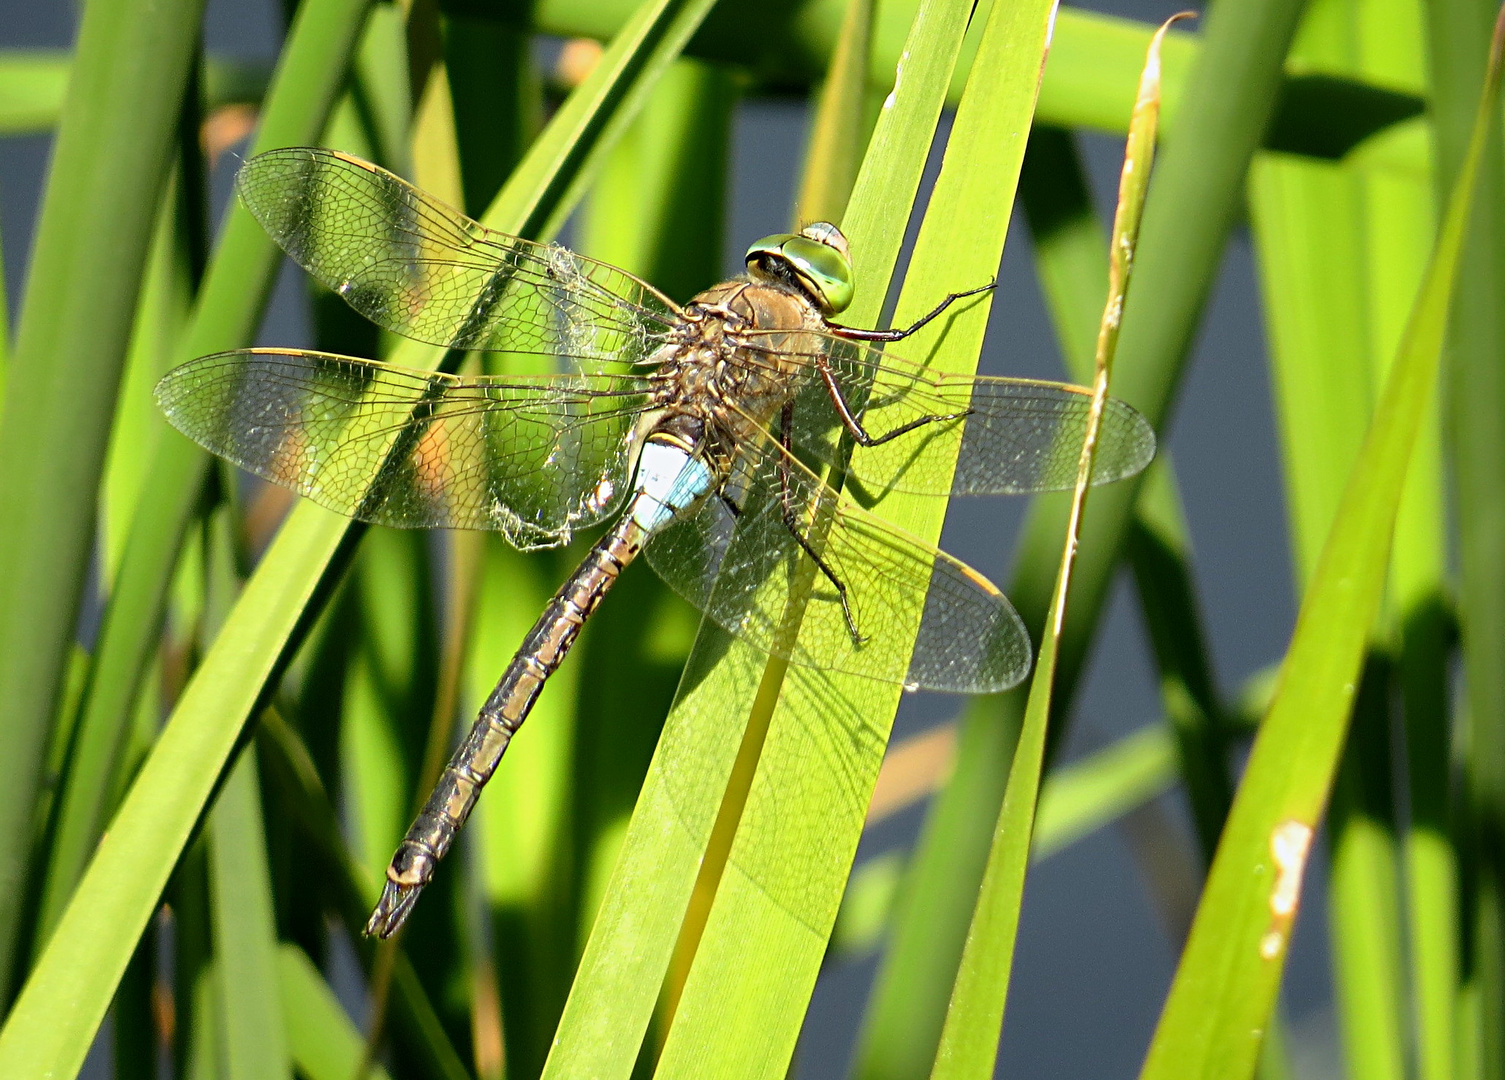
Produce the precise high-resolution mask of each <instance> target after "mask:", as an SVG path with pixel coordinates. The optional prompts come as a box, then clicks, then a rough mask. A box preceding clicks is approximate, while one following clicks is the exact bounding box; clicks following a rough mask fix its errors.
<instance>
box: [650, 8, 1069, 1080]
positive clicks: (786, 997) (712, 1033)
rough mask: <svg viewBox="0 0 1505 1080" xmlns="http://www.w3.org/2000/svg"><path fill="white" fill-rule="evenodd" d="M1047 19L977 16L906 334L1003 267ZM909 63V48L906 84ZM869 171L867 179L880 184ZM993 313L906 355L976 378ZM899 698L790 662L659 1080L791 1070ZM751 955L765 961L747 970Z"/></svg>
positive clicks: (929, 524)
mask: <svg viewBox="0 0 1505 1080" xmlns="http://www.w3.org/2000/svg"><path fill="white" fill-rule="evenodd" d="M1053 14H1054V5H1053V4H1051V3H1049V2H1045V3H998V4H995V5H994V6H993V7H992V9H991V10H990V12H988V14H987V17H986V20H985V22H983V21H982V20H981V19H980V18H979V19H975V20H974V29H981V31H982V37H981V40H980V42H979V45H978V52H977V59H976V61H975V63H974V64H973V66H972V75H971V77H970V78H969V80H968V84H967V89H966V91H965V93H964V95H963V98H962V104H961V106H960V108H959V109H958V112H957V118H956V122H955V125H954V126H953V128H952V132H951V136H950V139H949V141H948V143H947V147H946V154H945V158H944V161H943V163H942V166H941V172H940V176H939V179H938V180H937V181H936V186H935V189H934V191H933V193H932V195H931V198H930V203H929V206H928V208H927V211H926V216H925V220H924V223H923V224H922V225H921V228H920V233H919V238H918V240H917V241H916V246H915V253H914V257H913V259H912V261H911V263H910V267H909V271H908V274H907V276H906V287H905V289H904V290H903V292H902V294H901V296H900V299H899V304H898V308H897V311H896V314H895V321H896V322H898V323H899V324H901V325H903V324H905V323H907V322H908V321H909V319H910V318H912V317H914V316H917V315H919V314H920V313H921V312H923V311H924V310H927V309H928V308H930V307H931V306H933V303H934V299H935V296H936V295H937V294H938V293H944V292H945V291H947V290H959V289H963V288H966V287H967V285H968V283H969V282H975V281H977V280H979V279H982V278H985V277H986V276H988V275H989V274H991V273H994V272H996V267H997V264H998V260H999V258H1000V257H1001V253H1002V248H1003V243H1004V237H1005V234H1006V231H1007V223H1008V214H1007V212H1006V209H1005V208H1007V207H1009V206H1010V205H1011V204H1012V201H1013V200H1012V188H1013V185H1014V183H1015V182H1016V180H1017V177H1018V172H1019V166H1020V162H1021V160H1022V158H1023V155H1024V136H1025V133H1027V131H1028V127H1029V117H1030V115H1031V114H1032V112H1033V109H1034V102H1035V94H1036V90H1037V88H1038V85H1039V70H1040V65H1041V64H1042V63H1043V61H1044V51H1045V45H1046V40H1047V36H1048V33H1049V25H1050V20H1051V17H1052V16H1053ZM915 56H916V53H915V51H914V50H913V49H911V50H910V51H909V61H907V62H906V67H905V69H904V71H903V75H902V77H901V78H900V80H899V83H900V86H901V87H902V86H904V85H905V82H906V81H907V79H908V75H909V70H908V67H907V64H908V62H910V61H913V60H914V59H915ZM872 164H873V163H872V162H871V161H869V162H868V163H865V167H864V174H863V176H864V179H869V180H870V182H871V178H869V176H868V171H867V170H868V168H870V167H871V166H872ZM873 209H874V208H873V206H872V204H871V202H870V197H869V196H868V192H867V191H866V190H864V185H863V184H862V183H859V186H858V189H857V191H856V192H854V194H853V198H852V201H851V204H850V207H849V211H848V214H847V218H846V220H845V221H844V223H843V226H844V228H845V229H846V230H847V232H848V235H849V237H850V238H851V240H852V245H853V250H854V251H857V250H861V238H862V237H864V236H866V235H868V234H869V232H870V231H871V230H876V229H878V228H883V227H885V226H886V225H887V224H888V223H887V222H885V223H883V225H877V224H875V223H873V221H872V218H871V217H870V216H869V215H871V214H872V213H873ZM858 280H859V281H861V280H863V278H862V273H861V268H860V267H859V270H858ZM871 302H873V301H872V298H870V299H869V303H871ZM987 306H988V305H987V303H985V302H984V303H978V304H976V305H975V306H969V307H968V308H967V309H966V310H965V311H963V312H961V313H960V314H958V315H956V316H955V317H954V318H952V319H950V320H948V322H949V325H947V326H946V327H945V328H944V329H942V330H938V331H937V332H936V333H934V334H931V335H929V336H926V334H925V332H923V331H922V332H921V334H919V335H916V337H914V338H912V339H910V340H909V341H908V342H907V343H906V347H905V352H906V353H907V354H909V355H911V356H917V357H924V358H926V361H927V363H928V364H929V366H931V367H932V368H934V369H936V370H942V371H955V372H962V373H966V372H970V371H972V370H975V366H976V363H977V356H978V352H979V350H980V348H981V344H982V336H983V332H984V329H985V326H986V315H987V310H986V309H987ZM850 317H851V318H852V319H853V320H854V321H856V322H858V323H859V324H861V323H862V321H863V316H862V315H860V314H859V315H852V316H850ZM877 512H879V513H881V514H882V515H883V516H884V517H885V519H887V520H890V521H893V522H895V523H896V524H898V525H900V527H902V528H905V529H906V530H907V531H908V532H910V533H911V534H914V535H917V536H919V537H921V538H922V539H924V540H928V541H930V542H934V541H935V540H936V539H938V537H939V534H940V527H941V523H942V519H943V518H944V514H945V506H944V503H943V502H942V501H939V500H934V499H924V498H914V499H904V498H895V497H890V498H886V499H884V500H883V501H882V503H881V504H880V505H879V507H878V511H877ZM914 629H915V630H916V631H917V630H918V620H916V626H915V628H914ZM778 667H779V666H777V665H771V666H770V668H769V669H768V670H769V677H768V678H765V681H764V686H763V689H764V690H765V691H766V690H769V689H771V688H773V687H777V686H778V683H777V682H776V681H775V677H776V676H777V675H779V674H782V672H781V671H779V670H778ZM899 694H900V689H899V688H898V687H896V686H892V687H891V686H885V685H880V684H876V683H872V682H868V681H864V680H861V679H844V678H842V677H839V676H836V675H831V674H829V673H819V674H816V673H810V672H805V671H795V670H793V669H790V670H789V672H788V676H787V677H786V678H784V680H783V684H782V688H781V693H780V697H779V701H778V704H777V705H776V706H775V708H774V711H773V714H772V719H771V721H770V722H769V725H768V736H767V743H766V745H765V746H764V748H763V753H762V756H761V757H760V759H759V761H758V767H757V773H756V775H755V776H754V778H753V781H752V784H751V787H750V789H749V792H748V795H747V804H746V809H745V811H743V813H742V814H741V819H740V823H739V826H738V829H737V835H736V840H735V843H734V846H733V848H732V852H731V855H730V858H729V860H728V863H727V868H726V872H725V874H724V875H723V877H722V879H721V882H720V888H719V890H718V892H717V895H716V901H715V906H714V908H713V910H712V913H711V917H710V920H709V922H708V924H707V927H706V932H705V936H704V938H703V940H702V941H701V944H700V948H699V950H698V952H697V954H696V957H695V963H694V967H693V969H692V970H691V974H690V978H689V980H688V982H687V985H686V989H685V996H684V998H683V999H682V1002H681V1009H680V1013H679V1014H678V1016H677V1018H676V1022H675V1026H674V1029H673V1030H672V1031H671V1032H670V1037H669V1041H668V1044H667V1046H666V1048H665V1052H664V1058H663V1061H662V1062H661V1064H660V1073H661V1074H662V1075H665V1076H676V1075H684V1074H685V1073H686V1072H688V1071H690V1070H691V1069H693V1068H694V1067H695V1065H696V1063H699V1062H702V1061H704V1060H706V1059H707V1058H708V1057H709V1055H710V1054H711V1053H712V1051H711V1047H712V1045H716V1046H725V1045H728V1044H731V1045H733V1046H736V1047H738V1049H737V1050H736V1051H734V1054H733V1059H734V1060H733V1062H730V1063H728V1064H727V1065H726V1066H724V1067H723V1069H724V1071H725V1072H727V1073H728V1074H739V1075H740V1074H745V1075H762V1074H764V1073H765V1072H767V1071H772V1070H778V1071H782V1070H783V1069H784V1068H785V1066H786V1065H787V1062H788V1058H789V1055H790V1053H792V1051H793V1048H794V1042H795V1039H796V1037H797V1035H798V1032H799V1024H800V1021H801V1019H802V1018H803V1014H804V1010H805V1007H806V1005H807V1003H808V1000H809V994H810V991H811V990H812V988H813V985H814V981H815V976H816V974H817V972H818V970H819V965H820V960H821V957H822V955H823V952H824V949H825V946H826V940H827V936H828V935H829V933H830V930H831V926H832V922H833V920H834V917H835V914H836V911H837V908H838V905H839V901H840V897H841V891H842V887H843V886H844V884H845V877H846V874H847V872H848V870H849V868H850V866H851V860H852V856H853V854H854V852H855V849H856V842H857V839H858V836H859V834H860V830H861V827H862V822H863V820H864V818H865V808H866V804H867V802H868V799H869V797H870V795H871V790H872V785H873V783H874V780H875V779H876V775H877V771H878V766H879V763H880V761H881V757H882V749H883V746H884V744H885V743H886V741H887V735H888V727H889V725H890V724H891V723H892V719H893V715H894V712H895V710H896V708H897V706H898V702H899ZM740 708H742V709H745V708H746V705H740ZM756 715H757V714H756V713H755V716H756ZM826 763H830V764H826ZM837 763H839V767H833V766H837ZM749 952H751V953H753V954H756V955H758V956H760V957H762V958H763V962H762V963H760V964H758V965H750V964H747V963H746V962H745V960H744V959H743V958H745V957H746V956H747V955H748V953H749ZM765 964H766V966H765ZM770 972H776V975H770Z"/></svg>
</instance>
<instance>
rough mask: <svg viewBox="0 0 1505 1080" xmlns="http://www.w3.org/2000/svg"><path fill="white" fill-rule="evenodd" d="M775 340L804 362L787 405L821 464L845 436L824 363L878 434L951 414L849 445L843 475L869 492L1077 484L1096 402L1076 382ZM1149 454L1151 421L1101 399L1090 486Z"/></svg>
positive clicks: (823, 336) (830, 342) (856, 346)
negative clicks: (930, 365)
mask: <svg viewBox="0 0 1505 1080" xmlns="http://www.w3.org/2000/svg"><path fill="white" fill-rule="evenodd" d="M783 339H784V340H783V341H782V342H781V343H780V345H781V347H782V348H784V349H785V350H786V351H788V352H792V353H794V354H795V355H798V356H802V357H804V358H805V361H806V367H807V369H808V374H807V375H805V376H804V377H803V379H802V381H801V383H800V390H799V394H798V396H797V398H796V403H795V427H794V445H795V447H796V448H797V449H798V450H799V451H800V452H801V453H805V454H808V455H810V456H812V457H813V458H815V459H816V460H818V461H821V462H824V463H827V464H835V463H836V462H837V460H838V440H839V438H840V436H841V434H842V427H841V422H840V417H839V414H838V413H837V410H836V407H835V404H834V402H833V400H832V397H831V394H830V392H829V390H828V389H827V387H826V384H825V382H824V381H823V380H822V379H820V378H819V377H818V375H817V371H818V366H819V365H820V364H822V363H824V364H826V365H828V366H829V369H830V371H831V374H832V378H833V381H834V382H835V383H836V386H837V388H838V389H839V390H840V392H841V395H842V397H843V398H844V399H845V400H846V402H847V404H848V405H849V406H850V407H851V409H852V410H853V412H855V413H857V414H858V415H859V416H860V417H861V420H862V425H863V427H864V429H865V430H866V431H867V433H868V434H869V435H871V436H873V437H874V438H881V437H882V436H884V435H886V434H888V433H889V432H892V431H895V430H897V429H899V428H902V427H904V426H905V425H907V424H912V423H915V422H916V421H919V420H923V419H925V418H927V417H936V418H946V417H950V419H935V420H932V421H930V422H927V423H924V424H922V425H920V426H919V427H916V428H915V429H914V430H912V431H909V432H906V433H905V434H903V435H899V436H897V437H896V438H894V439H893V440H891V441H889V442H886V443H883V444H881V445H878V446H866V447H862V446H859V447H856V448H855V449H854V450H853V451H852V456H851V461H850V464H849V466H848V469H849V474H850V475H851V476H853V477H855V478H857V480H858V481H859V482H860V483H861V485H862V487H863V488H864V489H866V490H868V491H871V492H878V491H883V490H895V491H912V492H919V493H922V494H932V495H947V494H957V495H1015V494H1025V493H1028V492H1034V491H1060V490H1067V489H1070V488H1071V487H1073V486H1075V484H1076V474H1077V461H1078V459H1079V457H1080V454H1081V451H1082V439H1083V437H1084V435H1085V434H1086V425H1087V414H1088V411H1089V410H1090V408H1091V404H1092V395H1091V392H1090V391H1088V390H1086V389H1084V388H1083V387H1079V386H1071V385H1068V384H1065V383H1053V382H1040V381H1035V380H1031V379H1000V378H987V377H972V376H964V375H950V374H943V373H937V372H932V371H929V370H928V369H926V368H923V367H919V366H917V365H915V364H912V363H910V362H908V361H906V360H904V359H902V358H900V357H896V356H894V355H892V354H891V353H887V352H880V351H879V350H877V349H874V348H872V347H871V346H868V345H865V344H863V343H861V342H854V341H847V340H846V339H844V338H839V337H837V336H836V335H834V334H828V333H825V332H821V331H801V332H799V333H797V334H787V333H786V334H784V335H783ZM937 444H940V445H937ZM931 451H934V452H931ZM1154 456H1155V432H1154V430H1153V429H1152V428H1151V427H1150V425H1149V422H1148V421H1146V420H1145V418H1144V417H1142V416H1140V415H1139V413H1138V412H1136V411H1135V410H1134V409H1133V408H1131V407H1130V406H1128V405H1126V404H1125V403H1123V402H1122V401H1119V400H1117V399H1116V398H1109V399H1108V401H1107V405H1106V408H1105V410H1104V412H1103V420H1102V427H1101V429H1100V431H1099V435H1098V449H1097V456H1096V458H1095V463H1094V466H1093V472H1092V482H1093V483H1094V484H1104V483H1109V482H1111V481H1114V480H1121V479H1123V478H1124V477H1126V476H1133V475H1134V474H1135V473H1137V472H1139V471H1140V470H1141V469H1143V468H1144V467H1145V466H1146V465H1148V464H1149V463H1150V460H1151V459H1152V458H1153V457H1154ZM953 460H954V461H955V463H956V464H955V468H954V470H953V468H952V466H951V462H952V461H953Z"/></svg>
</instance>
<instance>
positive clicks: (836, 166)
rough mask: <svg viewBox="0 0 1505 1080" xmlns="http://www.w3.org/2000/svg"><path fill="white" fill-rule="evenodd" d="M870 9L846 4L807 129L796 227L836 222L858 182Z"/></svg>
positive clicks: (855, 0)
mask: <svg viewBox="0 0 1505 1080" xmlns="http://www.w3.org/2000/svg"><path fill="white" fill-rule="evenodd" d="M873 6H874V5H873V0H847V6H846V10H845V11H844V12H843V13H842V16H841V30H840V31H838V33H837V37H836V45H835V48H834V49H833V50H832V53H831V63H830V66H829V68H828V69H827V71H826V77H825V80H824V82H822V83H821V89H820V98H819V100H818V102H817V104H816V107H815V122H814V124H812V125H811V128H810V147H809V149H808V150H807V151H806V154H805V176H804V180H803V182H802V183H801V184H800V191H799V195H798V196H796V198H795V201H794V219H795V221H796V222H804V221H840V220H841V215H842V213H843V212H844V211H845V210H846V208H847V199H848V198H849V197H850V196H851V194H852V185H853V184H855V183H856V182H857V169H858V166H859V165H861V163H862V151H863V149H864V148H865V144H866V142H867V137H868V136H869V135H870V134H871V129H870V126H869V124H868V123H867V100H866V93H865V91H866V90H867V73H868V67H869V64H868V58H869V55H870V54H871V52H872V37H873Z"/></svg>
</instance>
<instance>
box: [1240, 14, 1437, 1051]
mask: <svg viewBox="0 0 1505 1080" xmlns="http://www.w3.org/2000/svg"><path fill="white" fill-rule="evenodd" d="M1355 15H1356V11H1355V6H1354V5H1353V4H1352V3H1348V2H1347V0H1322V2H1320V3H1316V4H1313V5H1311V6H1310V7H1309V9H1308V12H1307V15H1306V19H1305V21H1304V23H1303V26H1302V31H1301V33H1300V34H1299V35H1298V37H1297V40H1296V42H1295V43H1294V44H1293V45H1292V49H1291V62H1292V63H1302V64H1308V65H1315V66H1317V67H1319V68H1324V69H1327V70H1334V69H1343V68H1348V69H1350V70H1352V69H1353V68H1354V67H1355V66H1356V57H1357V48H1358V43H1357V40H1356V38H1357V35H1356V33H1355V32H1354V31H1355V26H1354V23H1355ZM1250 209H1251V219H1252V223H1253V226H1254V234H1255V238H1256V245H1257V251H1258V254H1259V262H1260V279H1261V286H1262V291H1263V293H1264V296H1265V308H1266V312H1267V318H1268V321H1269V324H1270V328H1271V329H1270V340H1271V349H1270V357H1271V363H1272V367H1273V371H1272V375H1273V382H1274V384H1275V387H1276V402H1277V415H1278V417H1279V419H1280V432H1281V442H1282V449H1283V455H1282V456H1283V459H1284V472H1285V478H1286V489H1287V490H1288V491H1289V492H1291V498H1290V515H1291V526H1290V534H1291V537H1292V545H1293V548H1294V555H1295V559H1294V561H1295V564H1296V580H1297V582H1298V586H1297V587H1298V590H1301V589H1303V588H1304V587H1305V586H1306V584H1307V583H1308V582H1309V581H1310V579H1311V571H1312V567H1313V566H1314V565H1315V564H1316V562H1317V559H1318V557H1319V556H1320V554H1321V551H1322V546H1323V542H1324V540H1325V539H1326V537H1327V536H1328V533H1329V530H1330V527H1331V523H1332V519H1333V515H1334V513H1336V510H1337V507H1338V505H1339V503H1340V501H1341V500H1342V497H1343V490H1344V486H1345V484H1346V482H1347V479H1348V477H1349V476H1350V475H1351V472H1352V469H1353V466H1354V463H1355V462H1356V460H1357V458H1358V455H1359V452H1360V450H1361V447H1362V443H1363V438H1364V432H1365V429H1366V427H1367V426H1368V424H1369V419H1370V413H1371V408H1372V400H1373V397H1374V390H1373V387H1374V384H1375V377H1374V374H1373V371H1372V369H1373V367H1374V363H1373V360H1372V353H1373V349H1372V344H1371V341H1370V333H1369V331H1370V314H1369V309H1370V297H1369V295H1368V292H1369V290H1368V284H1369V283H1368V280H1367V277H1368V275H1367V269H1366V268H1367V266H1368V264H1369V258H1370V256H1369V254H1368V252H1369V248H1370V246H1371V236H1370V235H1369V233H1370V232H1371V230H1369V229H1367V228H1366V225H1367V222H1366V219H1365V203H1364V187H1363V177H1362V176H1361V175H1360V174H1359V173H1358V172H1357V171H1356V170H1355V169H1353V168H1351V167H1348V166H1347V165H1345V164H1343V163H1332V162H1318V161H1311V160H1304V159H1298V158H1292V157H1290V156H1287V155H1279V154H1269V153H1266V154H1262V155H1260V156H1259V157H1257V158H1256V160H1255V163H1254V167H1253V169H1252V170H1251V176H1250ZM1383 228H1384V224H1383V223H1382V224H1381V230H1383ZM1405 306H1409V303H1407V304H1406V305H1405ZM1298 594H1299V593H1298ZM1369 668H1370V677H1368V678H1366V680H1365V686H1366V692H1361V693H1360V694H1358V696H1357V698H1356V704H1355V717H1354V721H1353V724H1352V726H1351V728H1350V735H1349V738H1348V741H1347V746H1346V752H1345V756H1344V760H1343V764H1342V766H1341V768H1340V770H1339V778H1338V781H1337V784H1336V786H1335V788H1334V791H1333V796H1332V815H1331V831H1330V836H1331V847H1332V866H1331V897H1332V901H1331V905H1330V908H1329V912H1330V918H1329V925H1330V932H1331V934H1332V938H1333V943H1334V949H1333V961H1334V967H1335V972H1334V975H1335V979H1334V981H1335V984H1336V996H1337V1000H1338V1012H1339V1016H1340V1025H1339V1027H1340V1031H1341V1033H1342V1038H1343V1047H1344V1057H1345V1061H1346V1065H1347V1068H1348V1070H1349V1071H1350V1073H1351V1075H1353V1076H1354V1077H1356V1078H1374V1080H1384V1078H1398V1077H1399V1076H1400V1075H1401V1074H1402V1070H1403V1068H1404V1061H1405V1053H1406V1050H1405V1040H1404V1024H1403V1016H1404V1011H1405V1010H1404V1002H1403V993H1404V991H1403V989H1402V986H1401V968H1400V951H1401V939H1400V935H1401V932H1402V931H1401V926H1400V922H1399V877H1398V871H1399V867H1398V864H1397V860H1398V853H1397V851H1396V838H1395V810H1394V801H1393V794H1394V793H1393V791H1392V790H1391V764H1390V738H1389V722H1388V712H1389V710H1388V702H1387V700H1386V694H1385V691H1384V688H1383V681H1384V679H1383V675H1384V673H1385V672H1387V671H1388V667H1387V666H1385V665H1384V664H1383V662H1382V661H1380V660H1379V659H1378V658H1377V659H1376V661H1375V662H1374V663H1373V664H1371V665H1369Z"/></svg>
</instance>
